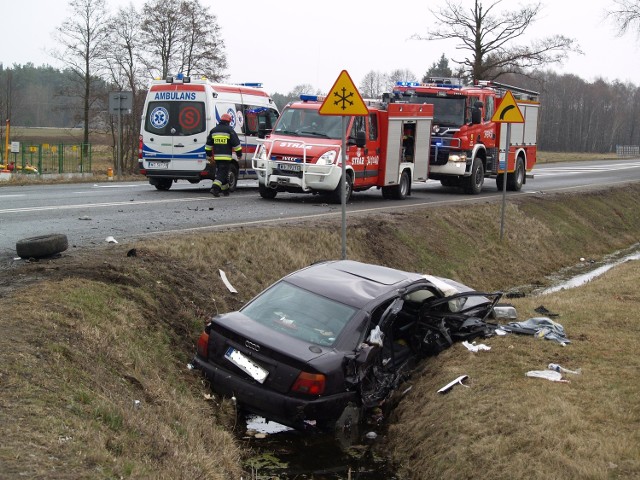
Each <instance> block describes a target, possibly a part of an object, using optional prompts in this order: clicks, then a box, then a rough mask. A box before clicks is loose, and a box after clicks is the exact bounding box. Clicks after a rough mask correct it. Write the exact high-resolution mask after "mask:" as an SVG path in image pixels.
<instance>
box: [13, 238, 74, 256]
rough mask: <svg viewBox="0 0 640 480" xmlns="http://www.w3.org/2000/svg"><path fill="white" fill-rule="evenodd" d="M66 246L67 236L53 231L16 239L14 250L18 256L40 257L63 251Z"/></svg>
mask: <svg viewBox="0 0 640 480" xmlns="http://www.w3.org/2000/svg"><path fill="white" fill-rule="evenodd" d="M68 247H69V241H68V239H67V236H66V235H64V234H62V233H54V234H51V235H41V236H38V237H30V238H24V239H22V240H18V242H17V243H16V252H17V253H18V256H19V257H20V258H42V257H49V256H51V255H55V254H56V253H60V252H64V251H65V250H66V249H67V248H68Z"/></svg>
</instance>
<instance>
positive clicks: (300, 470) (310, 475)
mask: <svg viewBox="0 0 640 480" xmlns="http://www.w3.org/2000/svg"><path fill="white" fill-rule="evenodd" d="M245 421H246V430H245V433H244V435H241V440H242V442H243V443H244V445H245V447H247V448H248V449H250V450H251V451H252V452H253V455H252V456H251V457H250V458H249V459H248V460H247V461H246V462H245V470H246V471H247V472H250V473H251V477H250V478H249V480H260V479H264V480H294V479H295V480H302V479H306V480H311V479H313V480H343V479H349V480H401V478H400V477H398V476H396V474H395V472H394V471H393V470H394V468H393V466H392V465H391V464H390V463H389V461H388V459H387V458H386V452H385V445H384V436H383V435H381V434H380V433H378V432H375V431H374V430H373V429H372V430H369V431H366V432H364V434H363V435H362V436H361V437H358V434H357V433H355V432H351V433H347V434H346V435H345V436H342V437H340V438H336V437H335V436H334V435H329V434H318V433H305V432H300V431H296V430H292V429H290V428H288V427H285V426H283V425H280V424H278V423H275V422H268V421H266V420H265V419H264V418H262V417H259V416H248V417H246V419H245ZM374 436H375V438H372V437H374Z"/></svg>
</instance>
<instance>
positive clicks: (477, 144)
mask: <svg viewBox="0 0 640 480" xmlns="http://www.w3.org/2000/svg"><path fill="white" fill-rule="evenodd" d="M507 91H510V92H511V93H512V94H513V98H514V99H515V100H516V103H517V105H518V108H519V109H520V111H521V113H522V116H523V117H524V123H512V124H511V135H510V145H509V147H508V148H507V135H506V133H507V124H506V123H500V122H494V121H492V117H493V115H494V113H495V112H496V109H498V108H499V106H500V102H501V101H502V99H503V98H504V95H505V93H506V92H507ZM384 99H385V100H386V101H389V102H401V103H408V104H424V103H428V104H432V105H433V109H434V114H433V131H432V137H431V155H430V165H429V178H430V179H434V180H439V181H440V182H441V183H442V185H443V186H446V187H462V189H463V190H464V191H465V192H466V193H471V194H477V193H480V191H481V190H482V187H483V184H484V180H485V178H486V177H493V178H495V179H496V184H497V186H498V189H499V190H502V185H503V178H504V177H503V176H504V173H505V157H506V173H507V185H506V186H507V189H508V190H512V191H518V190H520V189H521V188H522V185H523V184H524V183H525V182H526V179H527V176H529V177H530V178H532V175H531V174H529V175H528V174H527V172H531V170H532V169H533V166H534V165H535V163H536V150H537V146H536V145H537V130H538V109H539V107H540V102H539V99H538V93H537V92H534V91H531V90H525V89H522V88H518V87H512V86H509V85H505V84H501V83H497V82H478V84H477V85H474V86H463V85H462V83H461V81H460V80H459V79H449V78H438V79H432V80H430V81H429V83H422V84H419V83H414V82H399V83H398V84H397V85H396V86H395V87H394V89H393V91H392V92H391V93H390V94H385V95H384Z"/></svg>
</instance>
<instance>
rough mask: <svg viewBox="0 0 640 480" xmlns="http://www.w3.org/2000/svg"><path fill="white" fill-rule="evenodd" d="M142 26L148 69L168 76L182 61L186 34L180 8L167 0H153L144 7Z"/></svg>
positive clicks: (156, 73) (153, 73)
mask: <svg viewBox="0 0 640 480" xmlns="http://www.w3.org/2000/svg"><path fill="white" fill-rule="evenodd" d="M141 28H142V41H143V44H144V45H145V50H146V52H147V53H148V55H147V56H146V57H145V65H146V67H147V69H148V71H149V72H150V73H151V75H152V76H157V75H160V76H161V77H160V78H167V76H168V75H169V72H171V71H172V70H173V69H176V67H178V65H179V62H180V61H179V58H178V55H179V50H180V47H179V45H180V43H181V42H182V37H183V36H184V31H183V30H182V21H181V15H180V9H179V8H176V6H175V5H174V4H173V3H171V2H166V1H165V0H151V1H149V2H147V3H145V4H144V6H143V7H142V25H141ZM176 73H177V72H176Z"/></svg>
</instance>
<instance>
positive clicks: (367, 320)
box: [192, 260, 502, 431]
mask: <svg viewBox="0 0 640 480" xmlns="http://www.w3.org/2000/svg"><path fill="white" fill-rule="evenodd" d="M501 296H502V293H500V292H496V293H482V292H477V291H474V290H472V289H470V288H468V287H466V286H464V285H462V284H460V283H457V282H455V281H452V280H448V279H444V278H439V277H434V276H430V275H421V274H418V273H409V272H404V271H400V270H395V269H391V268H387V267H382V266H377V265H370V264H365V263H359V262H355V261H349V260H341V261H328V262H322V263H317V264H314V265H311V266H309V267H307V268H303V269H301V270H299V271H297V272H294V273H291V274H289V275H287V276H286V277H284V278H282V279H281V280H279V281H278V282H276V283H275V284H273V285H271V286H270V287H269V288H267V289H266V290H265V291H263V292H262V293H260V294H259V295H258V296H257V297H255V298H254V299H253V300H251V301H250V302H249V303H247V304H246V305H245V306H244V307H243V308H242V309H240V310H239V311H236V312H231V313H225V314H222V315H216V316H215V317H213V318H212V319H211V321H210V322H209V323H208V325H207V326H206V327H205V330H204V332H203V333H202V334H201V336H200V338H199V339H198V342H197V353H196V355H195V357H194V359H193V361H192V366H193V367H194V368H196V369H198V370H200V371H201V372H202V373H203V375H204V376H205V377H206V378H207V379H208V380H209V381H210V383H211V386H212V388H213V390H214V391H215V392H217V393H219V394H221V395H226V396H233V397H235V399H236V402H237V404H238V406H239V407H240V408H242V409H244V410H245V411H248V412H251V413H254V414H258V415H261V416H264V417H265V418H266V419H268V420H272V421H275V422H277V423H280V424H283V425H286V426H289V427H292V428H295V429H299V430H308V429H320V430H324V431H327V430H330V429H334V428H345V427H348V426H349V425H351V424H353V423H354V422H360V421H361V420H363V419H364V418H365V416H366V415H368V414H369V413H370V412H371V411H373V410H381V409H382V408H383V406H384V405H385V404H388V403H390V402H389V400H390V399H391V397H392V395H393V394H394V392H395V391H396V390H397V389H398V387H399V386H400V385H401V384H402V383H403V382H404V381H405V380H406V379H407V378H408V376H409V374H410V372H411V370H412V369H413V368H414V366H415V365H416V363H417V362H418V361H419V360H420V359H421V358H424V357H426V356H429V355H436V354H438V353H439V352H441V351H442V350H444V349H446V348H448V347H449V346H450V345H452V344H453V342H455V341H458V340H471V339H473V338H475V337H478V336H490V335H491V334H492V333H493V331H494V330H495V325H492V324H491V323H490V322H489V320H488V319H490V318H492V317H493V315H494V307H496V305H497V302H498V301H499V299H500V298H501Z"/></svg>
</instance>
